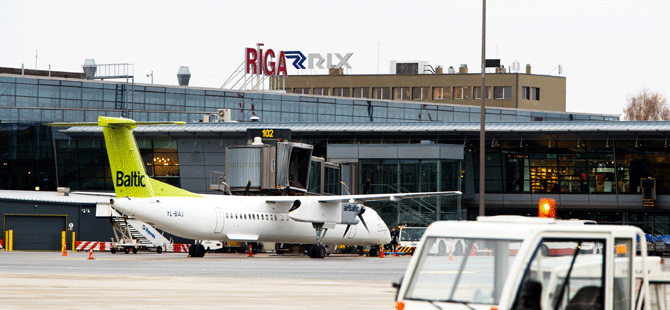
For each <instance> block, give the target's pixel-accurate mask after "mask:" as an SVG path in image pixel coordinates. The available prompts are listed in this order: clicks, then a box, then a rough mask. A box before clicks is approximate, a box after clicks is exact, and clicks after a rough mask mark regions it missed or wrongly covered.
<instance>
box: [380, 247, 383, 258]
mask: <svg viewBox="0 0 670 310" xmlns="http://www.w3.org/2000/svg"><path fill="white" fill-rule="evenodd" d="M379 258H384V247H383V246H379Z"/></svg>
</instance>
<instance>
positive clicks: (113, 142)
mask: <svg viewBox="0 0 670 310" xmlns="http://www.w3.org/2000/svg"><path fill="white" fill-rule="evenodd" d="M158 124H184V122H136V121H134V120H131V119H126V118H114V117H105V116H99V117H98V123H97V126H100V127H102V130H103V134H104V136H105V145H106V147H107V156H108V157H109V165H110V168H111V172H112V182H113V183H114V189H115V191H116V197H119V198H121V197H137V198H147V197H202V196H200V195H198V194H195V193H192V192H189V191H187V190H183V189H181V188H178V187H175V186H172V185H170V184H166V183H163V182H160V181H157V180H154V179H150V178H149V177H148V176H147V173H146V170H145V168H144V163H143V161H142V156H141V155H140V151H139V148H138V147H137V142H136V141H135V137H134V136H133V129H134V128H135V127H137V126H138V125H158ZM53 125H55V126H68V125H69V126H91V125H93V124H91V123H70V124H53Z"/></svg>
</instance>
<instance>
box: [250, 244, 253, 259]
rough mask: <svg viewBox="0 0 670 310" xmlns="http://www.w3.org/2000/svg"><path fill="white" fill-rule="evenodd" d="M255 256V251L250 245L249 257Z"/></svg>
mask: <svg viewBox="0 0 670 310" xmlns="http://www.w3.org/2000/svg"><path fill="white" fill-rule="evenodd" d="M253 256H254V251H253V250H252V249H251V244H250V245H249V257H253Z"/></svg>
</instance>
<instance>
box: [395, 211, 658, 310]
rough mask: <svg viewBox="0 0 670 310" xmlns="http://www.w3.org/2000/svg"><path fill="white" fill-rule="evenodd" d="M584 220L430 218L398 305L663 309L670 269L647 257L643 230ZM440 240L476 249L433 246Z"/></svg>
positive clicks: (477, 309) (400, 287) (499, 309)
mask: <svg viewBox="0 0 670 310" xmlns="http://www.w3.org/2000/svg"><path fill="white" fill-rule="evenodd" d="M587 224H591V223H589V222H582V223H580V222H578V221H561V220H556V219H553V218H528V217H519V216H494V217H479V218H478V219H477V221H467V222H455V221H450V222H435V223H433V224H431V225H430V226H429V227H428V229H427V230H426V232H425V233H424V235H423V237H422V239H421V242H420V244H419V247H418V248H417V251H416V253H415V255H414V256H413V257H412V259H411V260H410V263H409V265H408V268H407V271H406V272H405V275H404V276H403V279H402V280H401V282H400V283H394V286H395V287H396V288H397V289H398V291H397V295H396V309H399V310H403V309H466V310H467V309H470V310H483V309H486V310H492V309H496V310H503V309H510V310H516V309H524V310H534V309H537V310H539V309H544V310H549V309H551V310H562V309H569V310H576V309H607V310H614V309H616V310H619V309H621V310H633V309H636V310H641V309H645V310H650V309H660V310H667V309H668V307H667V305H666V303H665V302H666V291H665V290H666V285H670V272H667V271H665V267H664V262H663V260H662V259H661V258H658V257H647V251H646V242H645V241H644V240H645V237H644V233H643V232H642V230H640V229H639V228H636V227H632V226H614V225H587ZM445 239H447V240H448V239H453V240H463V241H464V242H465V248H466V249H470V248H473V247H474V248H477V249H478V250H477V251H464V252H463V253H460V254H459V255H456V254H454V253H448V254H444V253H439V252H435V251H433V250H432V249H433V248H434V244H435V243H436V242H440V241H441V240H445ZM641 241H642V243H641V244H640V245H639V246H640V248H641V251H640V255H639V256H636V249H637V247H638V243H640V242H641Z"/></svg>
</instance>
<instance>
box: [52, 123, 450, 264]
mask: <svg viewBox="0 0 670 310" xmlns="http://www.w3.org/2000/svg"><path fill="white" fill-rule="evenodd" d="M164 124H177V125H179V124H184V122H137V121H134V120H132V119H127V118H113V117H104V116H99V117H98V122H97V123H95V122H91V123H86V122H84V123H52V124H50V125H51V126H67V127H71V126H100V127H102V128H103V135H104V139H105V145H106V147H107V155H108V157H109V164H110V168H111V173H112V178H113V183H114V190H115V195H114V194H111V193H110V194H109V196H110V197H113V198H111V199H110V204H111V206H112V208H114V209H115V210H117V211H119V212H121V213H123V214H126V215H128V216H131V217H133V218H136V219H138V220H141V221H143V222H146V223H148V224H150V225H152V226H154V227H156V228H159V229H161V230H163V231H166V232H168V233H170V234H173V235H175V236H179V237H183V238H187V239H193V240H196V242H195V243H194V244H192V245H191V247H190V248H189V256H191V257H203V256H204V255H205V253H206V250H205V248H204V246H203V245H202V243H201V242H198V241H197V240H200V241H202V240H221V241H228V240H235V241H247V242H277V243H293V244H313V246H311V247H308V250H307V252H308V254H309V256H310V257H312V258H324V257H325V256H326V254H327V253H326V247H325V246H324V244H326V245H358V246H362V245H369V246H372V247H373V249H374V251H379V248H378V247H379V246H380V245H382V244H387V243H389V242H390V241H391V236H390V232H389V229H388V227H387V225H386V224H385V223H384V221H383V220H382V219H381V217H380V216H379V214H377V212H375V210H373V209H372V208H368V207H366V206H365V205H363V203H364V202H366V201H380V200H390V201H399V200H400V199H403V198H422V197H431V196H447V195H460V194H461V192H458V191H449V192H426V193H391V194H364V195H336V196H232V195H211V194H196V193H193V192H190V191H187V190H184V189H181V188H178V187H175V186H172V185H169V184H166V183H163V182H160V181H157V180H154V179H151V178H149V177H148V176H147V174H146V171H145V169H144V163H143V162H142V157H141V155H140V152H139V149H138V147H137V142H136V141H135V137H134V136H133V132H132V131H133V129H134V128H135V127H136V126H140V125H164ZM375 253H377V252H375Z"/></svg>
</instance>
